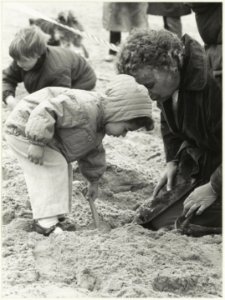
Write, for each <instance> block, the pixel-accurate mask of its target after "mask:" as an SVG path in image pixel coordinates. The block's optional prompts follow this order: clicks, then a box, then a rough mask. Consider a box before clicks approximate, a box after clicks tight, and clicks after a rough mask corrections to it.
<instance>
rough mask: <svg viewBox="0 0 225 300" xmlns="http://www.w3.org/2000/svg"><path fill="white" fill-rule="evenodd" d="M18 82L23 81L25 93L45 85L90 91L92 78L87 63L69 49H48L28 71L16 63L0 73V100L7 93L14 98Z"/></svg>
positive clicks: (91, 70) (92, 74)
mask: <svg viewBox="0 0 225 300" xmlns="http://www.w3.org/2000/svg"><path fill="white" fill-rule="evenodd" d="M19 82H24V86H25V88H26V90H27V91H28V92H29V93H33V92H36V91H38V90H40V89H42V88H44V87H48V86H61V87H68V88H75V89H84V90H91V89H93V88H94V86H95V83H96V75H95V72H94V70H93V69H92V67H91V66H90V65H89V63H88V62H87V61H86V60H85V59H84V58H83V57H81V56H80V55H78V54H76V53H75V52H73V51H72V50H69V49H65V48H61V47H51V46H49V47H48V48H47V51H46V53H45V54H44V55H43V56H42V57H41V58H40V59H39V61H38V62H37V64H36V65H35V66H34V68H33V69H32V70H30V71H27V72H25V71H24V70H23V69H21V68H20V67H19V66H18V65H17V64H16V61H13V62H12V63H11V65H10V66H9V67H8V68H7V69H5V70H3V85H2V89H3V101H4V100H5V98H6V97H7V96H9V95H10V94H11V95H13V96H15V91H16V87H17V84H18V83H19Z"/></svg>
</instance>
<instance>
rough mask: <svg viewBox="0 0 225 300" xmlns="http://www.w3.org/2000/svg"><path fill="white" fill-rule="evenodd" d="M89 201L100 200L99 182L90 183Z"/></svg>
mask: <svg viewBox="0 0 225 300" xmlns="http://www.w3.org/2000/svg"><path fill="white" fill-rule="evenodd" d="M86 197H87V199H90V198H91V199H92V200H95V199H96V198H98V181H95V182H90V183H89V185H88V192H87V196H86Z"/></svg>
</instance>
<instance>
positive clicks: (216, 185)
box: [210, 165, 222, 195]
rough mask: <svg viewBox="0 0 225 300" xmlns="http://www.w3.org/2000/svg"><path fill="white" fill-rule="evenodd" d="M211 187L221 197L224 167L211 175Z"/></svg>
mask: <svg viewBox="0 0 225 300" xmlns="http://www.w3.org/2000/svg"><path fill="white" fill-rule="evenodd" d="M210 182H211V186H212V188H213V190H214V191H215V192H216V193H217V194H218V195H221V193H222V165H220V166H219V167H218V168H217V169H216V170H215V171H214V172H213V174H212V175H211V178H210Z"/></svg>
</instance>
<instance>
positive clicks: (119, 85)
mask: <svg viewBox="0 0 225 300" xmlns="http://www.w3.org/2000/svg"><path fill="white" fill-rule="evenodd" d="M102 105H103V110H104V123H105V124H106V123H109V122H120V121H128V120H132V119H135V118H140V117H148V118H150V119H152V102H151V99H150V97H149V94H148V90H147V89H146V88H145V87H144V86H143V85H140V84H138V83H137V82H136V81H135V79H134V77H132V76H130V75H125V74H120V75H116V76H115V77H114V78H113V79H112V80H111V82H110V83H109V84H108V86H107V89H106V91H105V95H104V96H103V103H102Z"/></svg>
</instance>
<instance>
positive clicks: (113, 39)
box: [109, 31, 121, 55]
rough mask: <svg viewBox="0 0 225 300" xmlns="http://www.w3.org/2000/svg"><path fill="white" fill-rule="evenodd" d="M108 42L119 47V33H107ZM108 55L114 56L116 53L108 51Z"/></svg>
mask: <svg viewBox="0 0 225 300" xmlns="http://www.w3.org/2000/svg"><path fill="white" fill-rule="evenodd" d="M109 42H110V43H111V44H115V45H119V44H120V42H121V32H120V31H110V32H109ZM109 54H111V55H116V54H117V52H116V51H114V50H112V49H109Z"/></svg>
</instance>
